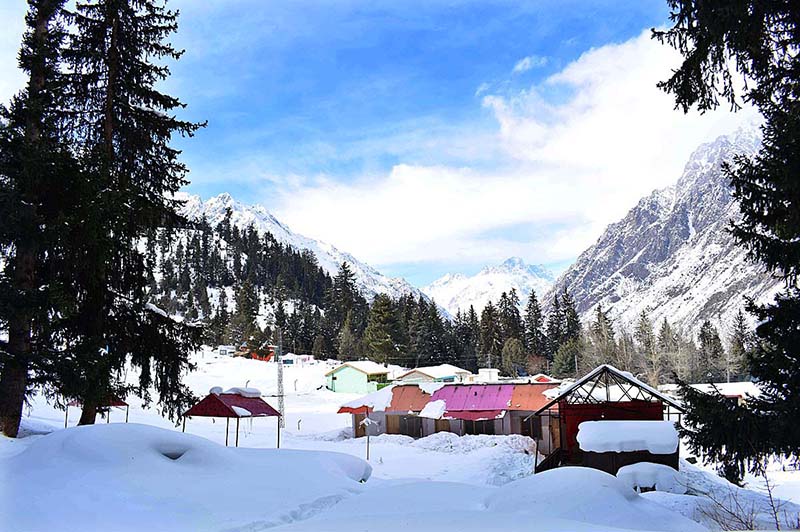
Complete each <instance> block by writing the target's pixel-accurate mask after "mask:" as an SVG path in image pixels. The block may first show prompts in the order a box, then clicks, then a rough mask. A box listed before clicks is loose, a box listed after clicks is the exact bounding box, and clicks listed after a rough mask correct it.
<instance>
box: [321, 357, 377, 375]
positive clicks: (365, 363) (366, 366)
mask: <svg viewBox="0 0 800 532" xmlns="http://www.w3.org/2000/svg"><path fill="white" fill-rule="evenodd" d="M342 366H350V367H352V368H355V369H357V370H359V371H361V372H363V373H366V374H367V375H382V374H385V373H389V369H388V368H387V367H386V366H383V365H381V364H377V363H375V362H372V361H371V360H357V361H355V362H345V363H344V364H342ZM342 366H339V367H342ZM337 369H339V368H335V369H334V370H333V371H336V370H337Z"/></svg>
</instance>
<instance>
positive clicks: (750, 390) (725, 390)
mask: <svg viewBox="0 0 800 532" xmlns="http://www.w3.org/2000/svg"><path fill="white" fill-rule="evenodd" d="M690 386H691V387H692V388H694V389H695V390H699V391H701V392H705V393H716V392H715V391H714V388H716V389H717V390H719V393H721V394H722V395H724V396H725V397H742V398H747V397H758V396H759V395H761V390H760V389H759V387H758V385H757V384H756V383H754V382H749V381H747V382H715V383H713V384H708V383H706V384H690ZM658 388H659V390H662V391H664V392H666V393H675V392H677V391H678V385H677V384H665V385H663V386H659V387H658Z"/></svg>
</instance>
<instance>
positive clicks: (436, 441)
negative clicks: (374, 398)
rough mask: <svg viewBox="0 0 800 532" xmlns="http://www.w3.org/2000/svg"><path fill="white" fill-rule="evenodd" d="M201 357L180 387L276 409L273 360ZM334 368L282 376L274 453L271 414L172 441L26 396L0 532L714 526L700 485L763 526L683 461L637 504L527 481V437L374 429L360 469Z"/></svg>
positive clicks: (152, 422) (788, 479)
mask: <svg viewBox="0 0 800 532" xmlns="http://www.w3.org/2000/svg"><path fill="white" fill-rule="evenodd" d="M195 362H196V363H197V365H198V368H197V371H195V372H193V373H191V374H189V375H188V376H187V378H186V382H187V383H188V385H189V386H190V387H191V389H192V391H193V392H194V393H195V394H196V395H198V396H204V395H205V394H207V393H208V391H209V389H210V388H212V387H213V386H220V387H222V388H223V389H228V388H231V387H234V386H239V387H245V386H247V387H250V388H258V389H260V390H261V392H262V393H263V394H264V396H266V397H265V398H266V400H267V401H268V402H270V403H271V404H272V405H273V406H277V401H276V400H275V398H274V397H269V396H274V395H275V393H276V391H277V385H276V366H275V364H273V363H265V362H259V361H253V360H244V359H234V358H229V357H219V356H218V355H216V354H215V353H213V352H211V351H206V352H204V353H200V354H198V355H196V356H195ZM329 369H330V365H328V364H326V363H314V364H309V365H305V366H286V367H285V368H284V377H285V380H284V382H285V390H286V398H285V399H286V401H285V402H286V427H285V429H283V430H282V431H281V450H280V451H275V450H274V447H275V445H276V442H277V420H276V419H275V418H261V419H254V420H246V421H244V422H242V424H241V427H240V439H239V444H240V448H239V449H235V448H228V449H226V448H225V447H224V441H225V421H224V420H219V419H218V420H210V419H204V418H193V419H191V420H189V421H188V422H187V425H186V434H181V433H180V426H176V425H175V424H174V423H173V422H170V421H169V420H167V419H164V418H162V417H161V416H160V414H159V413H158V411H157V409H156V408H154V407H153V406H151V407H149V408H143V407H142V404H141V402H140V401H139V400H138V399H136V398H134V397H130V398H128V399H129V401H128V402H129V403H131V409H130V423H129V424H128V425H125V424H123V423H121V422H122V421H124V417H125V413H124V411H123V410H120V409H114V411H113V412H112V414H111V424H108V425H107V424H105V420H104V419H99V420H98V425H96V426H93V427H80V428H73V425H74V423H75V422H76V421H77V419H78V415H79V412H78V410H77V409H73V408H71V409H70V421H69V425H70V427H71V428H70V429H68V430H63V427H64V412H63V411H62V410H58V409H56V408H54V407H53V406H52V405H50V404H49V403H48V402H47V401H46V400H45V399H44V398H43V397H41V396H34V397H33V398H32V401H31V404H30V407H29V408H27V409H26V411H25V417H24V419H23V428H24V434H25V437H22V438H19V439H16V440H12V439H7V438H0V477H2V482H0V530H15V531H23V530H149V531H158V530H229V531H232V530H237V531H245V530H247V531H257V530H265V529H268V528H275V527H277V528H279V529H283V527H286V529H291V530H345V529H346V530H348V531H349V530H378V529H380V530H395V529H397V530H399V529H401V528H402V529H404V530H405V529H409V528H410V527H415V528H417V529H422V530H425V529H433V528H438V529H443V530H478V529H480V530H487V529H489V530H491V529H499V528H504V529H509V530H522V529H525V530H531V529H535V530H564V531H566V530H570V531H581V530H675V531H683V530H686V531H690V530H704V529H705V527H709V528H711V529H717V530H718V529H720V527H719V525H717V524H716V523H715V522H714V520H713V519H711V518H710V517H709V516H708V514H709V513H711V512H709V511H704V508H706V509H707V507H708V503H709V501H710V499H707V498H704V497H702V496H698V495H702V494H703V493H707V492H709V491H710V492H712V493H714V494H716V495H717V498H724V497H726V496H730V495H728V494H731V493H732V494H734V495H736V496H737V497H738V499H740V500H742V501H746V502H747V503H748V504H750V503H752V504H754V505H755V506H753V507H754V508H756V509H757V510H758V511H757V512H756V513H758V515H759V519H758V521H757V522H758V523H759V525H760V526H769V524H770V521H769V511H768V507H767V506H765V503H766V502H767V499H766V498H765V496H763V495H761V494H759V493H756V492H754V491H750V490H738V489H735V491H731V490H734V488H731V487H730V485H729V484H727V483H726V482H725V481H723V480H721V479H719V478H718V477H716V476H714V475H713V474H710V473H709V472H708V471H707V470H704V469H701V468H698V467H694V466H691V465H689V464H687V463H684V464H682V471H681V472H680V473H679V475H678V478H677V481H678V482H683V483H684V484H686V485H687V489H686V491H687V493H688V494H687V495H679V494H676V493H661V492H656V493H646V494H643V495H638V494H637V493H635V492H634V491H633V490H632V489H631V487H630V481H628V480H622V479H618V478H615V477H612V476H610V475H606V474H604V473H601V472H598V471H593V470H584V469H580V470H577V471H575V470H570V469H568V468H562V469H560V470H556V471H552V472H548V473H543V474H539V475H536V476H533V475H532V474H531V472H532V469H533V457H532V456H531V455H530V454H528V449H529V448H530V441H529V440H527V438H524V437H522V436H509V437H504V436H465V437H458V436H456V435H454V434H450V433H439V434H435V435H432V436H429V437H427V438H423V439H419V440H413V439H412V438H409V437H406V436H399V435H382V436H378V437H372V438H370V461H369V464H367V463H366V462H365V461H363V458H365V456H366V439H364V438H359V439H354V438H352V429H351V427H350V423H351V420H350V416H349V415H346V414H336V411H337V410H338V407H339V405H340V404H342V403H344V402H346V401H349V400H352V399H354V398H356V396H355V395H352V394H340V393H333V392H330V391H328V390H326V389H324V386H323V383H324V374H325V372H327V371H328V370H329ZM128 378H129V379H133V378H135V375H129V376H128ZM234 426H235V424H234V423H231V440H230V441H231V443H232V442H233V441H234V436H233V429H234ZM154 427H155V428H154ZM48 433H52V434H48ZM198 436H199V437H198ZM640 477H641V475H640ZM367 478H368V479H367ZM364 479H367V480H366V482H360V481H361V480H364ZM771 480H772V481H773V482H774V483H776V484H777V485H778V486H777V488H776V490H775V493H776V494H777V495H779V496H781V497H784V498H786V499H793V500H795V501H796V502H800V500H798V499H800V473H798V472H785V473H784V472H780V473H776V474H775V475H773V476H772V477H771ZM756 483H757V481H756V480H755V479H753V484H756ZM677 491H678V493H679V492H680V491H683V490H677ZM720 494H722V495H720ZM798 508H800V507H797V506H793V505H784V506H783V508H782V509H783V510H786V511H788V512H789V513H791V512H794V511H797V510H798Z"/></svg>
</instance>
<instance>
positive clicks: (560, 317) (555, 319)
mask: <svg viewBox="0 0 800 532" xmlns="http://www.w3.org/2000/svg"><path fill="white" fill-rule="evenodd" d="M564 326H565V324H564V311H563V310H562V308H561V302H560V300H559V298H558V294H556V295H554V296H553V307H552V308H551V309H550V314H548V315H547V342H548V349H547V350H548V353H547V354H548V356H549V358H550V359H551V360H552V359H553V357H554V356H555V354H556V352H557V351H558V348H559V347H560V346H561V344H562V342H563V341H564Z"/></svg>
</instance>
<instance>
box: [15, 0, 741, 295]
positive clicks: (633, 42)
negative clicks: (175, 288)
mask: <svg viewBox="0 0 800 532" xmlns="http://www.w3.org/2000/svg"><path fill="white" fill-rule="evenodd" d="M169 5H170V6H171V7H173V8H179V9H180V11H181V19H180V29H179V32H178V34H177V35H176V37H175V39H174V40H175V43H176V44H177V45H178V46H179V47H183V48H185V49H186V53H185V55H184V57H183V58H182V59H181V60H180V61H179V62H178V63H176V64H174V65H172V72H173V76H172V77H171V78H170V80H169V81H168V82H167V83H166V88H167V89H168V91H169V92H170V93H172V94H174V95H177V96H179V97H180V98H181V99H182V100H183V101H184V102H186V103H187V104H188V107H187V109H186V110H185V111H184V113H183V114H182V116H183V117H186V118H191V119H196V120H208V127H207V128H206V129H205V130H202V131H200V132H199V133H198V134H197V135H196V137H195V138H192V139H185V140H179V141H178V146H179V147H181V148H182V149H183V150H184V155H183V156H184V160H185V161H186V162H187V164H188V165H189V167H190V169H191V174H190V176H189V178H190V179H191V181H192V183H191V185H189V186H188V188H187V190H188V191H189V192H192V193H196V194H199V195H200V196H202V197H203V198H208V197H210V196H213V195H216V194H219V193H221V192H230V193H231V194H232V195H234V197H236V198H237V199H239V200H241V201H244V202H248V203H261V204H263V205H264V206H266V207H267V208H268V209H270V210H271V211H273V213H274V214H275V215H276V216H278V218H279V219H281V220H282V221H284V222H286V223H287V224H288V225H289V226H290V227H291V228H292V229H294V230H295V231H297V232H300V233H303V234H305V235H307V236H311V237H315V238H319V239H322V240H325V241H327V242H330V243H332V244H334V245H336V246H337V247H339V248H341V249H344V250H347V251H350V252H352V253H353V254H354V255H355V256H356V257H358V258H360V259H362V260H365V261H367V262H369V263H371V264H373V265H374V266H376V267H378V268H379V269H380V270H382V271H384V272H385V273H388V274H391V275H402V276H405V277H407V278H408V279H409V280H410V281H411V282H412V283H415V284H417V285H423V284H426V283H428V282H430V281H432V280H434V279H435V278H436V277H438V276H440V275H442V274H444V273H446V272H453V271H461V272H464V273H474V272H475V271H477V270H478V269H480V268H481V267H483V266H485V265H487V264H493V263H499V262H500V261H502V260H503V259H505V258H506V257H508V256H512V255H513V256H521V257H522V258H524V259H525V260H526V261H528V262H531V263H544V264H547V265H550V266H551V267H553V268H554V269H556V270H561V269H563V268H565V267H566V266H567V265H568V264H569V263H570V262H571V261H572V260H574V258H575V257H577V255H578V254H579V253H580V252H581V251H582V250H583V249H585V247H586V246H587V245H590V244H591V243H592V242H594V241H595V240H596V239H597V238H598V237H599V236H600V233H601V232H602V229H603V228H604V227H605V226H606V225H607V224H608V223H610V222H613V221H615V220H617V219H618V218H619V217H621V216H622V215H624V213H625V212H626V211H627V209H629V208H630V207H632V206H633V205H634V204H635V202H636V201H637V200H638V199H639V198H640V197H641V196H643V195H645V194H647V193H649V192H650V191H652V190H653V189H654V188H657V187H663V186H667V185H669V184H671V183H672V182H674V181H675V180H677V178H678V177H679V175H680V171H681V169H682V165H683V164H684V163H685V161H686V158H687V157H688V155H689V153H690V152H691V150H692V149H693V148H694V147H696V146H697V144H698V143H699V142H702V141H705V140H710V138H712V137H713V136H716V135H718V134H720V133H724V132H727V131H729V130H730V129H731V128H732V127H733V126H734V125H735V124H736V122H737V120H738V118H735V117H734V118H732V117H730V116H729V115H728V114H727V113H719V114H717V115H715V116H705V117H699V116H693V115H689V116H683V115H681V114H679V113H675V112H673V111H672V102H671V100H670V99H669V97H668V96H666V95H664V94H662V93H660V92H659V91H658V90H657V89H655V82H656V81H658V80H659V79H663V77H665V76H667V75H668V73H669V69H670V68H673V67H674V66H675V65H676V61H677V59H678V58H677V56H676V55H675V54H674V53H672V52H671V51H670V50H668V49H666V48H664V47H663V46H659V45H657V44H655V43H653V42H652V41H651V39H650V38H649V34H648V33H647V31H648V30H649V29H650V28H651V27H653V26H659V25H664V24H666V23H667V22H668V19H667V17H668V11H667V9H666V5H665V1H664V0H633V1H620V0H609V1H590V0H581V1H577V0H576V1H566V0H561V1H545V0H539V1H531V2H491V1H481V2H460V1H451V2H436V1H427V2H405V1H404V2H391V3H390V2H349V1H335V2H334V1H320V2H278V1H270V2H267V1H263V0H238V1H231V0H204V1H197V0H172V1H170V3H169ZM24 8H25V2H23V1H22V0H16V1H15V2H14V3H13V4H12V3H11V2H9V3H4V6H2V7H0V16H3V18H4V20H15V21H17V22H16V23H15V24H16V26H14V28H13V30H12V31H9V32H7V33H6V34H5V35H4V36H3V37H2V38H1V39H0V73H4V74H5V75H4V76H2V78H1V79H0V96H2V97H3V99H5V98H7V97H8V95H10V93H11V92H12V89H13V87H14V84H15V83H18V82H19V78H18V76H17V75H16V74H15V73H14V72H13V63H14V55H15V54H16V48H17V46H18V44H17V43H18V37H14V34H15V31H14V30H16V31H17V32H18V31H21V16H22V13H23V12H24ZM16 35H18V33H17V34H16Z"/></svg>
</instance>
